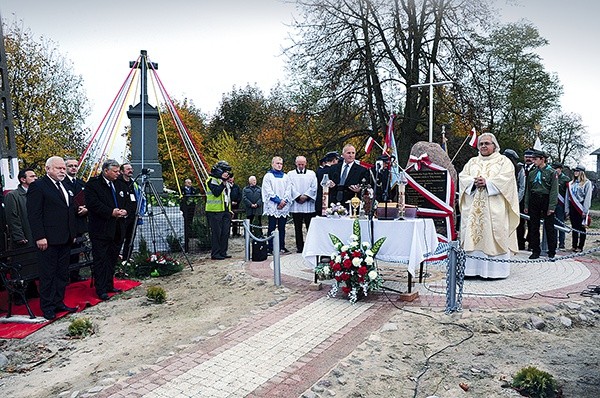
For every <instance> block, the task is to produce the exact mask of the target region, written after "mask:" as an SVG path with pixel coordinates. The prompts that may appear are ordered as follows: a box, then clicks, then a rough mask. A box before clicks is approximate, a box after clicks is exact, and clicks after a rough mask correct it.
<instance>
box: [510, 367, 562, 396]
mask: <svg viewBox="0 0 600 398" xmlns="http://www.w3.org/2000/svg"><path fill="white" fill-rule="evenodd" d="M512 387H513V388H514V389H516V390H517V391H518V392H519V393H520V394H521V395H524V396H526V397H531V398H554V397H556V396H557V395H556V394H557V392H558V385H557V383H556V381H555V380H554V377H553V376H552V375H551V374H550V373H548V372H544V371H543V370H539V369H537V368H536V367H535V366H528V367H526V368H523V369H521V370H519V371H518V372H517V374H516V375H515V377H514V378H513V382H512Z"/></svg>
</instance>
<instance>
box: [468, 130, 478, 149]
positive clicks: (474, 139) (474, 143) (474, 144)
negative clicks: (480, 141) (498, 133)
mask: <svg viewBox="0 0 600 398" xmlns="http://www.w3.org/2000/svg"><path fill="white" fill-rule="evenodd" d="M469 135H470V136H471V139H470V140H469V145H471V146H472V147H473V148H477V131H475V127H473V130H471V132H470V133H469Z"/></svg>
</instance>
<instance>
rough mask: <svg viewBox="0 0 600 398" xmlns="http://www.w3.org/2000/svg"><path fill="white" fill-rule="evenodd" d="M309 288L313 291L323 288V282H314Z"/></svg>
mask: <svg viewBox="0 0 600 398" xmlns="http://www.w3.org/2000/svg"><path fill="white" fill-rule="evenodd" d="M308 288H309V289H310V290H313V291H318V290H321V289H323V284H322V283H321V282H313V283H311V284H310V286H309V287H308Z"/></svg>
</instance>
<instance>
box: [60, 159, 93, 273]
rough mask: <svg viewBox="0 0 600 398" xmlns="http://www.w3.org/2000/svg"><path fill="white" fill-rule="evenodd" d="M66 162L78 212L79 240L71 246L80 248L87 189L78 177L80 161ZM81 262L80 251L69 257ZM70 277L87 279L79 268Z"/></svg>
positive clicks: (68, 183)
mask: <svg viewBox="0 0 600 398" xmlns="http://www.w3.org/2000/svg"><path fill="white" fill-rule="evenodd" d="M65 164H66V166H67V176H66V177H65V179H64V180H63V183H64V185H65V188H67V192H69V195H71V196H73V198H75V210H76V212H77V217H75V226H76V228H77V240H76V241H75V243H73V245H72V246H71V249H79V248H81V247H82V246H83V242H82V241H81V240H82V237H83V235H84V234H85V233H86V232H87V229H88V226H87V212H88V211H87V208H86V207H85V203H83V202H82V201H81V199H80V198H81V195H83V194H81V193H80V192H81V191H83V190H84V189H85V182H84V181H83V180H82V179H81V178H77V173H78V172H79V162H78V161H77V159H75V158H72V157H68V156H67V157H65ZM78 262H79V253H77V254H73V255H71V256H70V258H69V263H70V264H75V263H78ZM69 279H70V280H71V282H78V281H82V280H85V278H83V277H82V276H81V275H80V274H79V269H74V270H72V271H71V273H70V274H69Z"/></svg>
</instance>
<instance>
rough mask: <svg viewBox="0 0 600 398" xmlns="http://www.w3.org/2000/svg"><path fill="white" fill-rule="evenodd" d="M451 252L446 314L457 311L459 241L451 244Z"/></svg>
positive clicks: (449, 253)
mask: <svg viewBox="0 0 600 398" xmlns="http://www.w3.org/2000/svg"><path fill="white" fill-rule="evenodd" d="M449 245H450V250H449V252H448V277H447V279H446V280H447V281H448V285H447V286H446V295H447V296H448V300H447V303H448V307H446V312H451V311H454V310H455V309H456V268H457V267H456V263H457V257H456V250H457V249H458V241H456V240H455V241H452V242H450V243H449Z"/></svg>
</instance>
